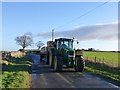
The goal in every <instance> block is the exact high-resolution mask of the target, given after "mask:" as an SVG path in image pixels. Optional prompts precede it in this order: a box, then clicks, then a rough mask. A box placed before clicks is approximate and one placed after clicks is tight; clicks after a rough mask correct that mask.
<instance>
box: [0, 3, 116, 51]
mask: <svg viewBox="0 0 120 90" xmlns="http://www.w3.org/2000/svg"><path fill="white" fill-rule="evenodd" d="M102 3H103V2H2V45H0V50H9V51H12V50H18V49H19V48H21V46H18V45H17V44H16V41H15V38H16V37H17V36H21V35H24V34H26V33H32V37H33V40H34V43H36V42H38V41H42V42H43V43H45V44H46V43H47V41H49V40H51V31H52V29H54V31H55V38H59V37H67V38H73V37H75V39H76V40H78V41H79V45H75V46H76V48H85V49H87V48H95V49H100V50H105V51H113V50H114V51H116V50H118V38H117V37H118V28H117V25H118V24H117V21H118V3H117V2H108V3H107V4H105V5H103V6H101V7H99V8H97V9H95V10H93V11H92V12H90V13H88V14H87V15H85V16H83V17H81V18H79V16H81V15H83V14H84V13H86V12H89V11H90V10H92V9H93V8H95V7H98V6H99V5H101V4H102ZM72 20H73V21H72ZM69 21H70V22H71V21H72V22H71V23H68V24H66V23H67V22H69ZM59 26H62V27H59ZM36 48H37V47H36V46H35V45H33V46H32V47H27V48H26V49H36Z"/></svg>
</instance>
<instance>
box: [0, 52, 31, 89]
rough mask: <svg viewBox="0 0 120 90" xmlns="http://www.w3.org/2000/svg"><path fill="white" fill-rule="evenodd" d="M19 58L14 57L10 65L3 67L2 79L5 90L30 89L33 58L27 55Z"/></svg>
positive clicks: (0, 77)
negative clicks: (11, 89)
mask: <svg viewBox="0 0 120 90" xmlns="http://www.w3.org/2000/svg"><path fill="white" fill-rule="evenodd" d="M15 55H17V54H15ZM17 56H18V57H17ZM17 56H15V57H14V56H12V57H11V60H10V61H9V64H8V65H2V76H0V79H2V88H3V89H6V88H15V89H16V88H30V77H31V76H30V72H31V65H32V63H31V58H30V57H29V56H26V55H21V56H19V55H17Z"/></svg>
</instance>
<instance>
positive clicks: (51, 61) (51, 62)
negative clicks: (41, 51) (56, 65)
mask: <svg viewBox="0 0 120 90" xmlns="http://www.w3.org/2000/svg"><path fill="white" fill-rule="evenodd" d="M49 65H50V66H51V67H52V68H53V60H52V52H50V53H49Z"/></svg>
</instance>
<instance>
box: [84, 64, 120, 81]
mask: <svg viewBox="0 0 120 90" xmlns="http://www.w3.org/2000/svg"><path fill="white" fill-rule="evenodd" d="M85 71H87V72H89V73H91V74H95V75H99V76H102V77H104V78H106V79H108V80H110V81H114V82H116V83H120V70H119V69H116V68H110V67H108V66H105V65H101V64H95V63H93V62H86V66H85Z"/></svg>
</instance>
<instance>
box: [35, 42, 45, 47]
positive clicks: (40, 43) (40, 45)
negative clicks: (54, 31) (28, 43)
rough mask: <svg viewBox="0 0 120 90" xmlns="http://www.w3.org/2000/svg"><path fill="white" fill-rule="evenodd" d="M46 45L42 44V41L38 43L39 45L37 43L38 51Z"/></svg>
mask: <svg viewBox="0 0 120 90" xmlns="http://www.w3.org/2000/svg"><path fill="white" fill-rule="evenodd" d="M44 45H45V44H44V43H42V42H41V41H38V42H37V43H36V46H37V47H38V49H40V48H41V47H42V46H44Z"/></svg>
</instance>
